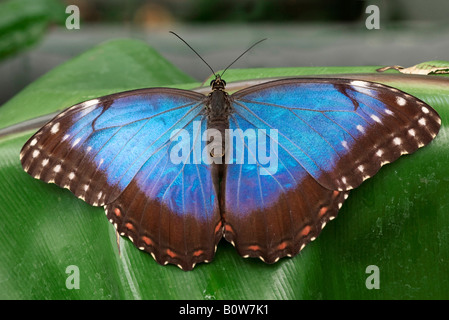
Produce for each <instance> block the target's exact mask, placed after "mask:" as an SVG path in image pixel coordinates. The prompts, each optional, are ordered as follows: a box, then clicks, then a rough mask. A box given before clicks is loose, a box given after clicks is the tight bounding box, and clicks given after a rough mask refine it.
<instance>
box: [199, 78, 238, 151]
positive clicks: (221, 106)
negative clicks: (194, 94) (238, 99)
mask: <svg viewBox="0 0 449 320" xmlns="http://www.w3.org/2000/svg"><path fill="white" fill-rule="evenodd" d="M225 86H226V82H225V81H224V80H222V79H221V78H220V77H219V76H217V77H216V78H215V79H214V80H212V82H211V87H212V92H211V93H210V94H209V95H208V96H207V99H206V102H205V104H206V109H205V112H206V116H207V128H208V129H215V130H218V131H219V132H220V134H221V137H223V139H222V141H221V145H222V150H225V145H224V142H225V139H224V137H225V132H226V129H229V115H230V114H231V113H232V105H231V101H230V99H231V98H230V96H229V95H228V94H227V92H226V91H225ZM212 133H213V132H212ZM217 143H218V142H217ZM214 145H215V143H214V144H212V145H211V147H214ZM217 150H218V149H217ZM212 153H213V152H212ZM215 156H217V155H215Z"/></svg>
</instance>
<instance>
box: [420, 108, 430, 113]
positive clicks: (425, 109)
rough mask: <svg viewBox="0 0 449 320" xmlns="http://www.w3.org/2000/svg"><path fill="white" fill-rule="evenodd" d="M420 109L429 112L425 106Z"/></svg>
mask: <svg viewBox="0 0 449 320" xmlns="http://www.w3.org/2000/svg"><path fill="white" fill-rule="evenodd" d="M421 110H422V112H424V113H429V109H427V108H426V107H422V108H421Z"/></svg>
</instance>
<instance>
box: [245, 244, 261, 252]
mask: <svg viewBox="0 0 449 320" xmlns="http://www.w3.org/2000/svg"><path fill="white" fill-rule="evenodd" d="M248 249H249V250H253V251H258V250H260V249H261V248H260V246H258V245H252V246H249V247H248Z"/></svg>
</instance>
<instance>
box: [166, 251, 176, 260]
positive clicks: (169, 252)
mask: <svg viewBox="0 0 449 320" xmlns="http://www.w3.org/2000/svg"><path fill="white" fill-rule="evenodd" d="M165 252H167V254H168V255H169V256H170V257H172V258H174V257H176V253H174V252H173V251H171V250H170V249H167V250H166V251H165Z"/></svg>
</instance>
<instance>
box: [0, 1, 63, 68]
mask: <svg viewBox="0 0 449 320" xmlns="http://www.w3.org/2000/svg"><path fill="white" fill-rule="evenodd" d="M64 20H65V9H64V6H63V4H62V2H60V1H58V0H32V1H30V0H9V1H4V2H1V3H0V60H3V59H5V58H6V57H9V56H11V55H13V54H15V53H17V52H20V51H22V50H24V49H26V48H28V47H30V46H31V45H33V44H35V43H37V42H38V41H39V40H40V39H41V38H42V36H43V35H44V34H45V32H46V30H47V29H48V27H49V26H50V25H51V24H52V23H63V21H64Z"/></svg>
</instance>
